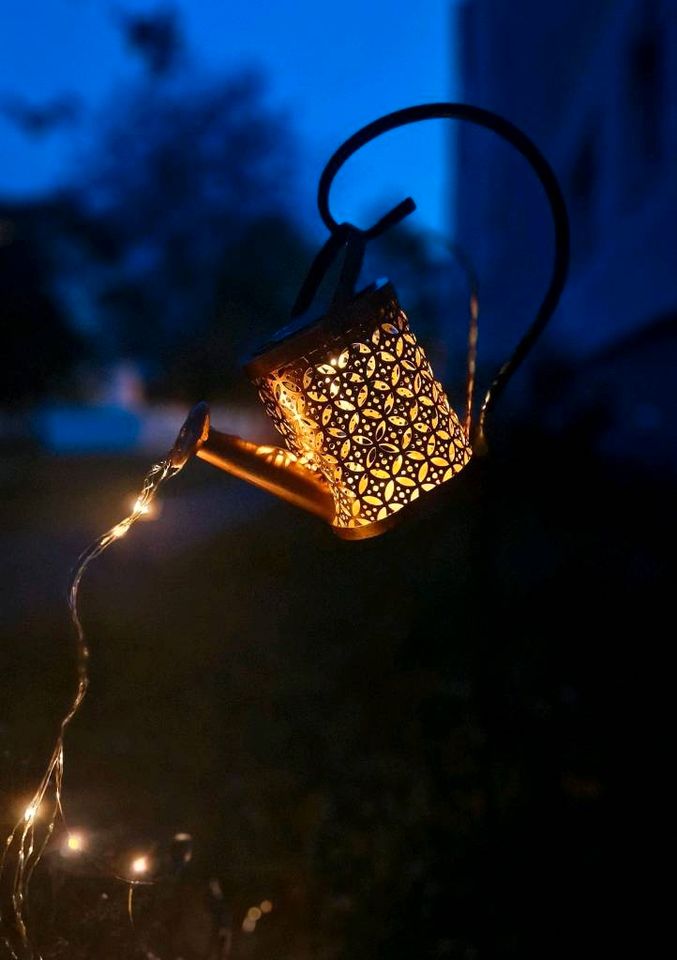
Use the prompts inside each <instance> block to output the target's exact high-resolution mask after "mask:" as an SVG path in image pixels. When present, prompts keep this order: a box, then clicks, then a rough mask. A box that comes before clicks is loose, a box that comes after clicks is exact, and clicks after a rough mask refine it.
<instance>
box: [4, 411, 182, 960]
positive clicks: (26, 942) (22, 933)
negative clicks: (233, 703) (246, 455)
mask: <svg viewBox="0 0 677 960" xmlns="http://www.w3.org/2000/svg"><path fill="white" fill-rule="evenodd" d="M185 443H186V431H185V429H182V431H181V433H180V434H179V436H178V437H177V440H176V443H175V444H174V446H173V448H172V450H171V451H170V452H169V454H168V455H167V456H166V457H165V458H164V459H162V460H160V461H159V462H158V463H156V464H154V465H153V466H152V467H151V469H150V470H149V471H148V473H147V474H146V476H145V478H144V481H143V485H142V488H141V491H140V493H139V495H138V497H137V498H136V501H135V503H134V506H133V509H132V512H131V513H130V514H128V515H127V516H126V517H124V518H123V519H122V520H121V521H120V522H119V523H116V524H115V526H114V527H111V528H110V530H107V531H106V533H104V534H102V535H101V536H100V537H99V538H98V539H96V540H95V541H94V542H93V543H92V544H90V546H89V547H87V549H86V550H84V551H83V553H82V554H81V555H80V557H79V558H78V561H77V564H76V567H75V570H74V571H73V574H72V576H71V580H70V584H69V588H68V594H67V602H68V610H69V613H70V619H71V623H72V625H73V630H74V633H75V654H76V671H77V684H76V689H75V694H74V696H73V700H72V702H71V704H70V706H69V708H68V710H67V712H66V714H65V715H64V717H63V719H62V720H61V723H60V725H59V730H58V735H57V738H56V742H55V744H54V748H53V750H52V753H51V756H50V758H49V761H48V763H47V766H46V769H45V772H44V774H43V776H42V778H41V780H40V782H39V784H38V786H37V788H36V789H35V791H34V793H33V796H32V798H31V800H30V802H29V803H28V805H27V806H26V809H25V810H24V812H23V815H22V817H21V819H20V820H19V821H18V822H17V823H16V824H15V826H14V827H13V829H12V830H11V832H10V833H9V835H8V836H7V837H6V839H5V843H4V847H3V850H2V854H1V855H0V897H4V898H5V899H6V900H7V901H8V902H9V910H8V911H6V912H5V913H3V911H2V899H0V944H3V945H4V947H5V948H6V950H7V951H8V955H9V957H10V958H11V960H24V958H25V960H32V958H33V957H35V956H36V955H37V956H39V955H38V954H36V952H35V950H34V947H33V944H32V943H31V938H30V935H29V930H28V920H27V913H28V894H29V890H30V882H31V878H32V876H33V873H34V871H35V868H36V867H37V865H38V863H39V862H40V860H41V858H42V855H43V853H44V852H45V850H46V848H47V845H48V844H49V841H50V839H51V837H52V834H53V832H54V828H55V826H56V823H57V820H58V819H59V818H61V819H62V820H64V822H65V816H64V811H63V806H62V800H63V775H64V739H65V735H66V730H67V728H68V726H69V725H70V723H71V722H72V720H73V719H74V718H75V716H76V714H77V713H78V711H79V709H80V707H81V705H82V702H83V700H84V698H85V696H86V694H87V688H88V685H89V670H88V664H89V648H88V645H87V640H86V636H85V631H84V629H83V626H82V622H81V620H80V614H79V610H78V598H79V591H80V585H81V582H82V578H83V576H84V574H85V572H86V570H87V568H88V567H89V565H90V563H92V561H93V560H96V559H97V557H100V556H101V554H102V553H103V552H104V551H105V550H107V549H108V548H109V547H110V546H111V545H112V544H113V543H115V542H116V541H117V540H120V539H121V538H122V537H124V536H125V535H126V534H127V533H128V531H129V530H130V528H131V527H132V526H133V525H134V524H135V523H136V522H137V520H140V519H141V518H142V517H144V516H145V515H146V514H147V513H148V511H149V509H150V506H151V504H152V502H153V500H154V499H155V497H156V495H157V493H158V491H159V489H160V487H161V486H162V485H163V484H164V483H165V482H166V481H167V480H169V479H170V478H171V477H173V476H175V475H176V474H177V473H178V472H179V471H180V470H181V469H182V468H183V466H184V465H185V463H186V461H187V459H188V456H189V453H188V451H187V450H186V447H185ZM117 879H120V880H123V881H124V882H125V883H127V884H128V885H129V888H130V911H131V892H132V890H133V888H134V887H135V886H137V885H139V884H140V883H143V882H144V881H142V880H133V879H128V878H123V877H117ZM5 886H7V887H8V889H7V890H5V889H4V888H5Z"/></svg>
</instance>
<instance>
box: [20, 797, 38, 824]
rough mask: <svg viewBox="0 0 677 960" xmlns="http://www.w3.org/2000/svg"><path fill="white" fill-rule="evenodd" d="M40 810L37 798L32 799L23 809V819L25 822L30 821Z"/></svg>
mask: <svg viewBox="0 0 677 960" xmlns="http://www.w3.org/2000/svg"><path fill="white" fill-rule="evenodd" d="M39 811H40V804H39V803H38V801H37V800H33V802H32V803H29V804H28V806H27V807H26V809H25V810H24V820H25V821H26V823H32V822H33V821H34V820H35V818H36V817H37V815H38V813H39Z"/></svg>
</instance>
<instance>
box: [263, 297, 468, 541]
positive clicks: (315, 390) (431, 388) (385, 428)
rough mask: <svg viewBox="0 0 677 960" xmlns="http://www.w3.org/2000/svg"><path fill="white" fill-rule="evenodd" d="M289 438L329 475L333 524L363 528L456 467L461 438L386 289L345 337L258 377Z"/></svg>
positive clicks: (461, 457)
mask: <svg viewBox="0 0 677 960" xmlns="http://www.w3.org/2000/svg"><path fill="white" fill-rule="evenodd" d="M257 383H258V387H259V391H260V395H261V399H262V401H263V403H264V406H265V408H266V411H267V413H268V414H269V416H270V417H271V418H272V420H273V421H274V423H275V426H276V427H277V429H278V430H279V432H280V433H281V434H282V436H283V437H284V440H285V442H286V445H287V447H288V448H289V449H290V450H291V451H292V452H293V453H294V454H296V455H297V456H298V457H299V458H301V460H302V462H303V463H304V464H305V465H306V466H308V467H310V468H311V469H313V470H317V471H319V472H320V473H321V474H322V475H323V476H324V477H325V478H326V480H327V481H328V483H329V485H330V488H331V490H332V493H333V496H334V503H335V507H336V515H335V518H334V521H333V524H334V526H335V527H336V528H337V532H341V531H343V532H344V533H345V534H346V535H350V534H351V532H352V534H353V535H356V536H360V535H363V536H364V535H366V536H368V535H370V534H371V533H376V532H379V531H378V529H377V528H373V529H368V528H370V526H371V525H373V524H382V523H383V522H384V521H389V520H390V519H391V518H392V517H394V515H395V514H396V513H398V511H400V510H402V508H403V507H405V506H407V504H409V503H412V502H413V501H415V500H417V499H418V498H419V497H420V496H421V494H423V493H427V492H429V491H431V490H434V489H435V488H436V487H439V486H440V485H441V484H443V483H445V482H446V481H447V480H449V479H451V477H453V476H455V475H456V474H457V473H459V472H460V471H461V470H462V469H463V467H464V466H465V465H466V464H467V463H468V461H469V459H470V457H471V453H472V451H471V449H470V446H469V444H468V440H467V437H466V435H465V433H464V431H463V428H462V427H461V424H460V422H459V420H458V417H457V416H456V414H455V412H454V411H453V410H452V409H451V407H450V405H449V401H448V399H447V396H446V394H445V392H444V389H443V387H442V386H441V384H440V383H439V382H438V381H437V380H436V379H435V377H434V375H433V372H432V369H431V367H430V363H429V362H428V359H427V357H426V355H425V353H424V351H423V348H422V347H421V345H420V344H419V343H418V342H417V340H416V337H415V336H414V334H413V333H412V332H411V329H410V327H409V323H408V320H407V317H406V315H405V313H404V311H403V310H402V309H401V307H400V306H399V303H398V301H397V298H396V297H395V295H394V293H393V295H392V297H390V298H388V299H386V300H385V301H383V300H381V301H380V302H379V306H378V308H377V309H376V310H375V311H372V313H371V316H370V317H369V318H368V320H367V321H366V322H365V320H364V319H362V320H361V322H360V323H359V324H356V325H354V326H353V327H352V328H351V329H350V330H348V331H347V332H346V337H345V338H344V340H343V341H340V340H339V341H338V343H337V341H336V339H333V342H332V343H331V345H330V346H325V347H318V348H317V349H314V350H310V351H307V355H306V356H305V357H301V358H299V359H297V360H294V361H293V362H289V363H286V364H284V365H282V366H280V367H278V368H277V369H275V370H273V371H271V372H270V373H269V374H267V375H266V376H264V377H262V378H260V379H259V380H258V381H257Z"/></svg>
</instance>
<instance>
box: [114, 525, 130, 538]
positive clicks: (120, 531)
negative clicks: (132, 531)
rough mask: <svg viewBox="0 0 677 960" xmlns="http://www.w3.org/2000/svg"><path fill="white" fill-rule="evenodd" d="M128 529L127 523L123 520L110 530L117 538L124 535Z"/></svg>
mask: <svg viewBox="0 0 677 960" xmlns="http://www.w3.org/2000/svg"><path fill="white" fill-rule="evenodd" d="M128 530H129V525H128V524H126V523H124V522H123V523H118V524H117V526H115V527H113V529H112V530H111V533H112V535H113V536H114V537H115V538H116V539H118V540H119V539H120V537H124V535H125V534H126V533H127V531H128Z"/></svg>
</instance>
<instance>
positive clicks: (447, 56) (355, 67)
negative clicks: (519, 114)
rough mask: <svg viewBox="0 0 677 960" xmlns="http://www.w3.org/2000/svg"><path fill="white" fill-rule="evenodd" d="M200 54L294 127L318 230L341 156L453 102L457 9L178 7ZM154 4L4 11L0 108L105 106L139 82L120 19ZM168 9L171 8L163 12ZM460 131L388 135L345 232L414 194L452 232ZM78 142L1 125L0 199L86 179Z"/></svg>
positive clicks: (430, 217)
mask: <svg viewBox="0 0 677 960" xmlns="http://www.w3.org/2000/svg"><path fill="white" fill-rule="evenodd" d="M172 5H173V6H174V7H175V8H176V9H177V10H178V11H179V12H180V14H181V17H182V20H183V23H184V25H185V28H186V32H187V37H188V46H189V48H190V49H191V50H192V52H193V55H194V59H195V61H196V62H198V63H199V65H200V67H201V68H204V69H207V70H209V71H210V72H212V73H218V72H225V73H227V72H230V71H233V70H236V69H237V68H239V67H242V66H252V65H253V66H258V67H260V68H262V69H263V71H264V72H265V73H266V74H267V76H268V78H269V81H270V92H271V100H272V101H273V102H274V103H275V104H278V105H280V106H281V107H283V108H284V109H286V110H287V111H288V112H289V113H290V114H291V115H292V116H293V118H294V122H295V127H296V130H297V133H298V135H299V137H300V141H301V146H302V150H303V154H304V158H305V159H304V169H303V170H302V171H301V173H302V181H303V183H304V184H305V185H306V188H305V193H304V197H303V200H304V203H307V204H308V207H309V209H308V216H306V217H304V219H306V220H308V219H310V217H311V216H313V217H314V188H315V183H316V181H317V177H318V175H319V173H320V171H321V169H322V166H323V165H324V162H325V161H326V159H327V158H328V157H329V155H330V154H331V152H332V151H333V150H334V149H335V148H336V147H337V146H338V145H339V143H340V142H341V141H342V140H343V139H345V137H347V136H349V135H350V134H351V133H353V132H354V131H355V130H356V129H358V127H360V126H362V125H363V124H365V123H367V122H369V121H371V120H373V119H375V118H376V117H377V116H379V115H380V114H382V113H387V112H389V111H390V110H395V109H398V108H400V107H404V106H408V105H410V104H414V103H418V102H424V101H434V100H445V99H454V98H455V95H456V94H457V85H456V76H455V68H454V39H453V38H454V14H455V7H456V0H418V2H405V0H337V2H331V3H327V2H322V0H313V2H311V0H267V2H266V0H249V2H246V3H245V2H242V0H232V2H229V0H175V2H174V3H173V4H172ZM161 6H163V3H162V2H161V0H160V2H158V0H156V2H151V0H5V3H4V4H3V8H2V17H1V19H0V101H2V100H4V99H5V98H6V97H7V96H8V95H10V96H14V95H18V96H20V97H21V98H25V100H26V101H28V102H29V103H31V104H35V105H39V104H41V103H44V102H49V101H50V100H52V99H54V98H56V97H58V96H60V95H62V94H70V93H73V94H76V95H77V96H79V97H81V98H82V99H83V100H84V102H85V104H86V106H87V109H88V111H90V112H91V113H94V114H95V113H96V111H97V110H100V109H102V108H104V107H105V104H106V102H107V101H108V100H109V98H111V97H113V96H114V95H115V91H116V88H117V89H119V88H120V87H124V86H127V85H128V84H130V83H132V82H133V81H134V78H135V76H137V75H138V72H139V69H140V68H139V65H138V61H137V60H136V58H135V57H133V56H130V54H129V53H128V52H127V51H126V50H125V48H124V45H123V41H122V38H121V36H120V33H119V30H118V28H117V27H116V26H115V11H116V10H120V9H122V10H152V9H157V8H158V7H161ZM164 6H166V4H164ZM452 126H453V125H452V124H449V123H446V124H445V123H444V122H432V123H426V124H419V125H417V126H415V127H413V128H409V129H407V130H404V131H396V132H394V133H392V134H389V135H388V136H387V137H386V138H384V139H383V140H382V141H380V142H379V143H378V144H374V145H371V146H369V147H368V148H366V149H365V151H364V154H363V155H360V157H358V158H355V159H354V160H352V161H351V162H350V164H349V165H348V167H347V168H346V170H345V171H343V172H342V174H341V175H340V176H339V179H338V180H337V184H336V189H335V192H334V193H333V195H332V196H333V211H334V213H335V215H336V216H337V218H338V219H350V220H352V221H354V222H356V223H358V224H366V223H367V221H370V220H371V219H372V218H373V217H374V215H375V214H378V213H379V212H384V207H385V204H387V203H388V202H391V203H394V202H396V201H398V200H400V199H402V198H403V197H404V196H406V195H408V194H411V195H412V196H413V197H414V199H415V200H416V201H417V204H418V207H419V211H420V212H419V214H418V215H415V217H416V219H417V221H418V222H419V223H420V224H421V225H424V224H425V225H428V226H433V227H436V228H438V229H442V230H445V231H448V229H449V219H450V218H449V212H450V200H449V188H450V182H451V178H452V175H453V169H452V164H451V163H450V160H451V141H452V131H451V129H450V128H452ZM78 137H79V135H78V134H77V133H73V131H72V130H68V129H66V130H65V131H61V130H60V131H58V132H57V131H54V132H51V133H48V134H47V135H45V136H43V137H41V138H31V137H27V136H26V135H24V134H22V133H20V132H19V131H17V130H16V129H15V128H14V127H13V126H12V125H11V123H10V122H9V121H8V120H7V119H6V117H4V116H2V115H0V196H4V197H6V198H9V197H10V196H19V197H33V196H36V195H39V194H41V193H44V192H46V191H48V190H49V189H50V188H51V187H53V186H54V185H57V184H59V183H62V182H64V181H67V180H68V179H69V178H71V177H72V176H74V175H76V171H77V156H78V149H81V144H79V141H78Z"/></svg>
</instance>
